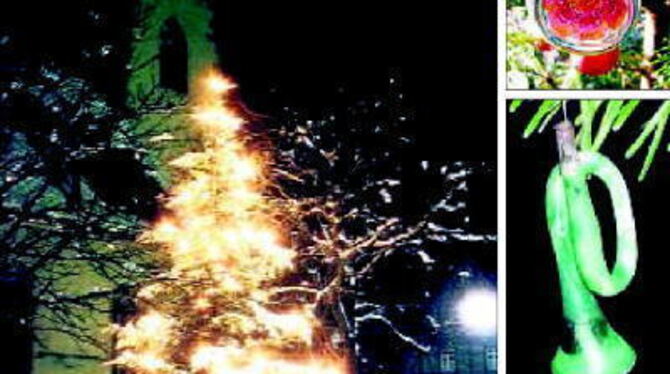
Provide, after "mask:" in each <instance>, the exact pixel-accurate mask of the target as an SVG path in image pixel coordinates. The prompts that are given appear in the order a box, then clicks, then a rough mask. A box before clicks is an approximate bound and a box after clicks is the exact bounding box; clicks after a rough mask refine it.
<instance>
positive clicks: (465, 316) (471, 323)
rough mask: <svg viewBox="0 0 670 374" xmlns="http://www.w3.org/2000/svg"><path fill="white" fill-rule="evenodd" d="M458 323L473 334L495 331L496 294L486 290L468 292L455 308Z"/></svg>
mask: <svg viewBox="0 0 670 374" xmlns="http://www.w3.org/2000/svg"><path fill="white" fill-rule="evenodd" d="M457 310H458V317H459V321H460V322H461V323H462V324H463V325H464V326H465V327H466V329H467V330H468V332H470V333H473V334H492V333H495V331H496V317H497V314H496V294H495V292H492V291H488V290H474V291H468V292H467V293H466V294H465V296H464V297H463V299H462V300H461V301H460V302H459V303H458V306H457Z"/></svg>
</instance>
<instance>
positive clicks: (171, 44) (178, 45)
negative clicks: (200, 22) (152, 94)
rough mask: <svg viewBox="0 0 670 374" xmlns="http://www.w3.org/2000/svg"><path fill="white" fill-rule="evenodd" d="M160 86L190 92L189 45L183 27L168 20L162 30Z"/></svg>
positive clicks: (180, 91) (172, 19)
mask: <svg viewBox="0 0 670 374" xmlns="http://www.w3.org/2000/svg"><path fill="white" fill-rule="evenodd" d="M159 66H160V86H161V87H163V88H169V89H172V90H175V91H177V92H179V93H182V94H186V93H187V92H188V71H187V70H188V44H187V42H186V36H185V35H184V31H183V30H182V28H181V25H180V24H179V22H178V21H177V20H176V19H175V18H170V19H168V20H167V21H166V22H165V23H164V24H163V29H162V30H161V45H160V53H159Z"/></svg>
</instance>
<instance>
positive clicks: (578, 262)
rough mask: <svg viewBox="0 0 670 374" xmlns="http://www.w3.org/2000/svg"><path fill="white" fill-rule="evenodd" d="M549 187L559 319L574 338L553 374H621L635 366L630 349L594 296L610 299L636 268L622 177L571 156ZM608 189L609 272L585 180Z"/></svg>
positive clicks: (586, 157) (602, 163)
mask: <svg viewBox="0 0 670 374" xmlns="http://www.w3.org/2000/svg"><path fill="white" fill-rule="evenodd" d="M570 156H571V157H570V159H568V160H566V161H562V162H561V164H560V165H558V166H556V167H555V168H554V170H553V171H552V172H551V174H550V176H549V180H548V182H547V195H546V208H547V222H548V225H549V231H550V234H551V240H552V244H553V247H554V252H555V255H556V261H557V263H558V272H559V279H560V286H561V294H562V298H563V313H564V316H565V319H566V322H567V324H568V327H569V328H570V330H571V332H572V334H573V337H574V343H575V344H574V346H573V347H571V349H568V350H566V349H564V348H563V347H559V348H558V350H557V353H556V355H555V357H554V359H553V361H552V363H551V369H552V373H553V374H625V373H628V372H629V371H630V370H631V369H632V368H633V366H634V365H635V359H636V354H635V351H634V350H633V348H632V347H631V346H630V345H629V344H628V343H627V342H626V341H625V340H624V339H623V338H622V337H621V336H620V335H619V334H618V333H617V332H616V331H614V329H612V327H611V326H610V324H609V322H608V321H607V320H606V319H605V316H604V314H603V312H602V311H601V309H600V307H599V305H598V302H597V300H596V298H595V296H594V294H597V295H599V296H613V295H616V294H618V293H619V292H621V291H623V290H624V289H625V288H626V287H627V286H628V285H629V284H630V282H631V280H632V279H633V276H634V275H635V268H636V263H637V256H638V251H637V240H636V234H635V220H634V218H633V211H632V208H631V203H630V196H629V194H628V189H627V188H626V183H625V181H624V179H623V176H622V175H621V173H620V172H619V170H618V169H617V168H616V166H615V165H614V164H613V163H612V162H611V161H610V160H609V159H607V158H606V157H604V156H602V155H600V154H598V153H594V152H573V154H571V155H570ZM591 176H595V177H597V178H599V179H601V180H602V181H603V182H604V183H605V185H606V186H607V188H608V190H609V193H610V196H611V200H612V204H613V206H614V216H615V219H616V239H617V251H616V256H617V257H616V263H615V265H614V267H613V270H612V271H611V272H610V270H609V268H608V266H607V262H606V260H605V257H604V254H603V248H602V247H603V245H602V237H601V232H600V224H599V223H598V218H597V216H596V213H595V210H594V208H593V203H592V201H591V196H590V193H589V189H588V185H587V180H588V178H590V177H591Z"/></svg>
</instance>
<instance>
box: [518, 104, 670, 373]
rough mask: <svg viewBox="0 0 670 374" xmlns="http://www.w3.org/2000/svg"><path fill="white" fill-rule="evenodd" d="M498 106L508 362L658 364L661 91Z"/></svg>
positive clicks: (593, 367)
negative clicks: (503, 151)
mask: <svg viewBox="0 0 670 374" xmlns="http://www.w3.org/2000/svg"><path fill="white" fill-rule="evenodd" d="M507 105H508V116H507V144H508V146H507V207H508V208H507V212H508V213H507V249H506V250H507V269H506V274H507V277H506V278H507V283H506V284H507V287H506V290H507V293H506V294H507V298H506V300H507V303H506V305H507V350H506V351H507V356H506V365H507V372H508V373H536V374H550V373H551V374H626V373H635V374H641V373H649V372H650V371H649V370H650V369H651V368H656V367H660V366H659V365H662V362H663V361H664V360H665V359H666V356H667V355H666V354H665V353H664V351H665V345H659V344H657V342H660V341H662V339H664V338H665V337H666V336H667V332H668V331H667V330H668V328H667V327H666V326H664V323H663V322H662V321H664V320H665V318H667V317H666V314H667V312H666V309H665V307H664V306H663V305H664V301H663V300H662V299H663V295H664V289H665V286H664V284H665V283H664V282H666V281H665V277H666V276H667V273H668V271H667V266H666V265H667V263H668V259H669V255H668V251H665V250H663V249H661V248H663V246H664V244H663V243H666V242H667V239H666V238H667V233H668V224H667V219H666V218H664V217H665V216H666V214H667V208H668V206H670V198H669V197H668V191H669V190H670V156H669V155H668V154H667V149H668V142H669V141H670V138H669V137H668V133H667V131H665V130H666V125H667V123H668V119H669V118H670V102H668V101H639V100H630V101H623V100H610V101H595V100H592V101H589V100H583V101H523V102H522V101H510V102H508V103H507ZM645 368H646V370H645Z"/></svg>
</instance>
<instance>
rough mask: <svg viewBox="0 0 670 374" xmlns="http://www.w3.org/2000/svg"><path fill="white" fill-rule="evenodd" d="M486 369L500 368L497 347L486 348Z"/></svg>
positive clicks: (494, 369) (495, 369)
mask: <svg viewBox="0 0 670 374" xmlns="http://www.w3.org/2000/svg"><path fill="white" fill-rule="evenodd" d="M486 370H488V371H497V370H498V349H496V347H487V348H486Z"/></svg>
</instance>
